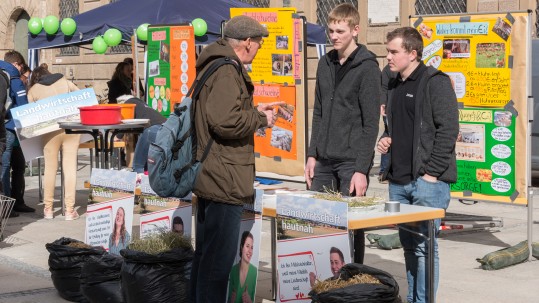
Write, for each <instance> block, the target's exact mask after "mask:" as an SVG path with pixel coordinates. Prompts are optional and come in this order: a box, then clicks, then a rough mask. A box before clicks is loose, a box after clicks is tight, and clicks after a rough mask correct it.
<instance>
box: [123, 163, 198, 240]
mask: <svg viewBox="0 0 539 303" xmlns="http://www.w3.org/2000/svg"><path fill="white" fill-rule="evenodd" d="M135 192H136V194H137V196H136V201H137V202H136V205H135V208H134V213H135V214H140V237H141V238H143V237H145V236H148V235H151V234H153V233H158V232H163V231H174V232H177V233H179V234H181V235H184V236H191V221H192V219H191V218H192V214H193V208H192V205H191V202H190V201H186V200H182V199H179V198H162V197H160V196H158V195H157V194H156V193H155V192H154V191H153V190H152V188H151V187H150V181H149V179H148V176H146V175H144V174H139V175H138V176H137V189H136V191H135Z"/></svg>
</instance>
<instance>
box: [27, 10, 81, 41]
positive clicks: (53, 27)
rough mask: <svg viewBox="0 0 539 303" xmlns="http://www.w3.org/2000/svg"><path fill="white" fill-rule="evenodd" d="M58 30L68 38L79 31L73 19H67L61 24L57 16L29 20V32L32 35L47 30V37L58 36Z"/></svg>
mask: <svg viewBox="0 0 539 303" xmlns="http://www.w3.org/2000/svg"><path fill="white" fill-rule="evenodd" d="M58 29H60V30H61V31H62V33H63V34H64V35H66V36H72V35H73V34H74V33H75V31H76V30H77V23H76V22H75V20H73V19H71V18H65V19H64V20H62V23H60V20H58V18H57V17H56V16H52V15H51V16H47V17H45V18H44V19H41V18H38V17H32V18H31V19H30V20H28V31H29V32H30V33H31V34H32V35H37V34H39V33H40V32H41V30H45V32H46V33H47V35H56V33H57V32H58Z"/></svg>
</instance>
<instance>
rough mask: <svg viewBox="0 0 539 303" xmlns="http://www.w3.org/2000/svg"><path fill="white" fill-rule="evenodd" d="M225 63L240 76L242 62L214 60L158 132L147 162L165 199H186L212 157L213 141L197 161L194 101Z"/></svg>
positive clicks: (154, 185)
mask: <svg viewBox="0 0 539 303" xmlns="http://www.w3.org/2000/svg"><path fill="white" fill-rule="evenodd" d="M225 64H234V65H235V66H236V69H237V70H238V73H240V72H241V70H240V65H239V63H238V62H236V61H235V60H233V59H231V58H228V57H224V58H219V59H216V60H214V62H213V63H211V65H210V66H209V67H208V68H207V70H206V71H205V72H204V73H203V74H202V76H201V77H199V78H197V80H196V81H195V83H194V84H193V85H192V86H191V88H190V89H189V91H188V93H187V95H186V96H185V98H184V99H183V100H182V102H181V103H179V104H175V105H174V112H173V113H172V114H170V116H169V118H168V119H167V121H166V122H165V123H163V124H162V125H161V127H160V128H159V130H158V131H157V135H156V138H155V142H151V144H150V148H149V150H148V162H147V163H148V177H149V181H150V187H151V188H152V189H153V191H154V192H155V193H156V194H158V195H159V196H161V197H178V198H182V197H185V196H187V195H188V194H189V193H190V192H191V191H192V190H193V188H194V186H195V181H196V177H197V175H198V171H199V169H200V165H201V163H202V162H203V161H204V160H205V159H206V157H207V156H208V153H209V151H210V148H211V145H212V143H213V138H211V139H210V140H209V141H208V144H207V146H206V149H205V150H204V153H203V155H202V158H201V159H200V161H197V159H196V153H197V138H196V130H195V125H194V113H195V108H194V107H195V104H194V102H195V101H196V100H197V98H198V94H199V93H200V91H201V90H202V87H203V86H204V83H205V82H206V80H207V79H208V78H209V77H210V75H211V74H213V72H215V71H216V70H217V69H218V68H219V67H221V66H222V65H225ZM191 93H192V95H191Z"/></svg>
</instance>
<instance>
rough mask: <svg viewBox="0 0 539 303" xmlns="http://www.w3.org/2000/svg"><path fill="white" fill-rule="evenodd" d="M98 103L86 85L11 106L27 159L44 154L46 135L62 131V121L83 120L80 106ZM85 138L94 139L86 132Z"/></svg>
mask: <svg viewBox="0 0 539 303" xmlns="http://www.w3.org/2000/svg"><path fill="white" fill-rule="evenodd" d="M96 104H98V101H97V98H96V96H95V92H94V89H93V88H86V89H81V90H78V91H74V92H71V93H67V94H60V95H56V96H51V97H48V98H45V99H41V100H38V101H36V102H32V103H28V104H25V105H22V106H17V107H14V108H12V109H10V111H11V116H12V117H13V122H14V123H15V131H16V133H17V137H18V138H19V142H20V143H21V147H22V150H23V153H24V158H25V159H27V160H31V159H34V158H36V157H42V156H43V146H44V143H43V142H42V136H43V135H45V134H48V133H51V132H54V131H58V130H60V127H59V125H58V122H60V121H65V122H69V121H74V122H80V111H79V107H81V106H90V105H96ZM84 138H85V141H87V140H91V137H90V136H87V135H85V136H84Z"/></svg>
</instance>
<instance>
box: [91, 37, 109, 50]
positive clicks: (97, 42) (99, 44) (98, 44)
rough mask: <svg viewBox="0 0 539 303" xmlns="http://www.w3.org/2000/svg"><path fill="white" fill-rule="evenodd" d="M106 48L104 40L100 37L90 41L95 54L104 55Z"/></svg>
mask: <svg viewBox="0 0 539 303" xmlns="http://www.w3.org/2000/svg"><path fill="white" fill-rule="evenodd" d="M107 47H108V46H107V43H106V42H105V39H103V37H101V36H97V37H95V38H94V41H92V49H93V50H94V52H96V54H104V53H105V52H106V51H107Z"/></svg>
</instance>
